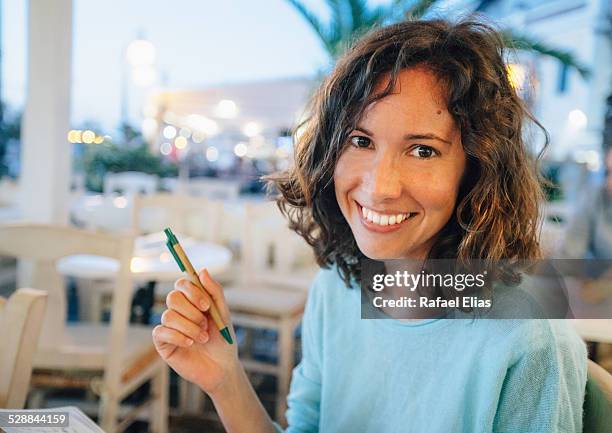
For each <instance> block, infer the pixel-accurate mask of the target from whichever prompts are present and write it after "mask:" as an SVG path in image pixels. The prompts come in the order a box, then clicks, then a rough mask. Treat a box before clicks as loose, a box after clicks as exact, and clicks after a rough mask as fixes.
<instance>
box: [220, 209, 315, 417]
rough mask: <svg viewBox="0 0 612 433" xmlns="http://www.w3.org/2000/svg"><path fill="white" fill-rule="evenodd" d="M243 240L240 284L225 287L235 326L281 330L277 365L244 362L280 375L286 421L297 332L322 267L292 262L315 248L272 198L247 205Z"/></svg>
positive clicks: (279, 409)
mask: <svg viewBox="0 0 612 433" xmlns="http://www.w3.org/2000/svg"><path fill="white" fill-rule="evenodd" d="M246 206H247V208H246V212H245V220H244V224H243V236H242V245H241V253H242V257H241V263H242V269H241V271H240V273H239V275H240V277H241V278H240V279H239V282H238V284H236V285H231V284H230V285H227V286H226V287H225V297H226V300H227V303H228V306H229V308H230V311H231V314H232V321H233V323H234V324H235V325H236V326H242V327H245V328H251V329H253V328H257V329H272V330H275V331H276V332H277V333H278V344H277V355H278V362H277V364H276V365H271V364H270V363H264V362H262V361H258V360H254V359H251V358H250V357H249V356H248V354H247V355H246V357H245V356H243V359H242V362H243V364H244V366H245V368H246V369H247V371H250V372H258V373H265V374H272V375H275V376H276V377H277V378H278V388H277V394H276V418H277V419H278V420H279V421H280V422H284V419H283V417H284V411H285V407H286V397H287V392H288V390H289V382H290V380H291V371H292V369H293V366H294V348H295V342H294V333H295V330H296V327H297V326H298V325H299V323H300V321H301V319H302V315H303V312H304V306H305V303H306V296H307V288H308V287H309V285H310V283H311V281H312V278H313V277H314V275H315V273H316V272H317V267H316V266H315V265H313V266H305V267H303V269H302V270H297V269H296V268H294V267H293V266H292V265H293V264H294V262H295V259H296V257H297V256H298V252H299V251H300V249H302V250H304V249H305V250H306V251H308V252H309V254H310V255H311V256H312V252H311V250H310V249H309V248H308V247H305V245H306V244H305V243H304V241H303V240H302V239H301V238H300V237H299V236H298V235H297V234H295V233H294V232H292V231H291V230H289V228H288V227H287V221H286V220H285V219H284V218H283V217H282V215H281V214H280V211H279V210H278V209H277V208H276V205H275V204H274V203H272V202H264V203H259V204H255V203H250V204H247V205H246Z"/></svg>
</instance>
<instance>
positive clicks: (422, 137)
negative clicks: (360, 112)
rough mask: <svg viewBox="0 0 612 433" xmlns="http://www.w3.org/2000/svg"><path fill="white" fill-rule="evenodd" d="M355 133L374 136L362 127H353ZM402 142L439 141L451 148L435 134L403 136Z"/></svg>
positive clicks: (447, 142)
mask: <svg viewBox="0 0 612 433" xmlns="http://www.w3.org/2000/svg"><path fill="white" fill-rule="evenodd" d="M355 131H361V132H363V133H365V134H368V135H369V136H371V137H373V136H374V134H373V133H372V132H370V131H368V130H367V129H366V128H364V127H363V126H357V127H355ZM404 140H406V141H409V140H438V141H441V142H442V143H446V144H448V145H449V146H451V145H452V144H453V143H452V142H450V141H448V140H446V139H444V138H442V137H440V136H438V135H436V134H432V133H431V132H430V133H427V134H406V135H404Z"/></svg>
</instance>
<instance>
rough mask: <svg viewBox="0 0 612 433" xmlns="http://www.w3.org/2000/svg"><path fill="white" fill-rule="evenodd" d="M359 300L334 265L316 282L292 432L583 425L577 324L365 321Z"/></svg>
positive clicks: (440, 431)
mask: <svg viewBox="0 0 612 433" xmlns="http://www.w3.org/2000/svg"><path fill="white" fill-rule="evenodd" d="M360 302H361V298H360V292H359V288H352V289H348V288H346V286H344V284H343V282H342V280H341V279H340V277H339V275H338V273H337V271H336V269H335V268H332V269H329V270H322V271H321V272H320V273H319V274H318V276H317V278H316V279H315V281H314V283H313V285H312V288H311V290H310V292H309V296H308V302H307V307H306V312H305V315H304V319H303V328H302V346H303V358H302V361H301V362H300V364H299V365H298V366H297V367H296V368H295V369H294V371H293V377H292V382H291V389H290V393H289V397H288V406H289V408H288V410H287V413H286V416H287V421H288V423H289V427H288V428H287V429H286V430H285V431H286V432H288V433H298V432H322V433H360V432H368V433H375V432H384V433H396V432H397V433H399V432H402V433H408V432H414V433H453V432H465V433H480V432H483V433H484V432H495V433H511V432H516V433H547V432H562V433H578V432H581V431H582V404H583V400H584V390H585V384H586V359H587V354H586V348H585V344H584V343H583V342H582V341H581V340H580V338H579V337H578V336H577V335H576V333H575V331H574V330H573V328H572V327H571V324H570V323H569V322H567V321H562V320H558V321H554V320H485V319H480V320H450V319H436V320H426V321H421V322H400V321H396V320H392V319H387V320H384V319H379V320H364V319H361V313H360V311H361V310H360V308H361V305H360ZM277 428H278V426H277ZM278 430H279V431H281V430H280V428H278Z"/></svg>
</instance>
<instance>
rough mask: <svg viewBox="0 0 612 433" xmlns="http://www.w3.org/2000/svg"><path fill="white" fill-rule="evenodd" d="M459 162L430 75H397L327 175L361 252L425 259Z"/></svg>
mask: <svg viewBox="0 0 612 433" xmlns="http://www.w3.org/2000/svg"><path fill="white" fill-rule="evenodd" d="M386 84H387V82H384V81H383V82H381V83H379V85H378V86H377V90H382V89H383V88H384V86H385V85H386ZM465 164H466V156H465V152H464V151H463V147H462V145H461V136H460V132H459V130H458V128H457V126H456V125H455V122H454V121H453V118H452V117H451V115H450V113H449V112H448V111H447V109H446V105H445V96H444V93H443V88H442V87H441V84H440V83H439V82H438V81H437V78H436V76H435V75H434V74H433V73H431V72H429V71H428V70H426V69H424V68H411V69H406V70H403V71H402V72H401V73H400V74H399V77H398V80H397V83H396V87H395V89H394V90H393V92H392V93H391V94H390V95H388V96H387V97H385V98H383V99H381V100H379V101H377V102H375V103H374V104H372V105H371V106H370V107H368V109H367V110H366V111H365V112H364V114H363V116H362V118H361V119H360V121H359V123H358V126H357V128H356V129H355V130H354V131H353V132H352V133H351V134H350V136H349V143H348V145H347V147H346V148H345V150H344V152H343V153H342V155H341V156H340V158H339V160H338V163H337V165H336V168H335V171H334V183H335V191H336V199H337V200H338V204H339V206H340V209H341V211H342V214H343V215H344V218H346V221H347V222H348V224H349V226H350V227H351V230H352V232H353V235H354V236H355V240H356V242H357V245H358V246H359V249H360V250H361V252H362V253H363V254H365V255H366V256H367V257H369V258H371V259H376V260H384V259H397V258H425V257H426V255H427V253H428V252H429V249H430V248H431V246H432V244H433V242H434V241H435V236H436V234H437V233H438V232H439V231H440V229H442V227H444V225H445V224H446V223H447V222H448V220H449V219H450V217H451V215H452V213H453V210H454V207H455V202H456V199H457V193H458V190H459V183H460V180H461V177H462V175H463V172H464V169H465Z"/></svg>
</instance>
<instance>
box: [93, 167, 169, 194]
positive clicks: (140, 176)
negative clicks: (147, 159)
mask: <svg viewBox="0 0 612 433" xmlns="http://www.w3.org/2000/svg"><path fill="white" fill-rule="evenodd" d="M157 183H158V178H157V176H155V175H153V174H146V173H140V172H138V171H124V172H122V173H108V174H106V176H104V194H105V195H112V194H113V193H115V192H120V193H121V194H122V195H127V196H132V195H136V194H153V193H154V192H155V191H157Z"/></svg>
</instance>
